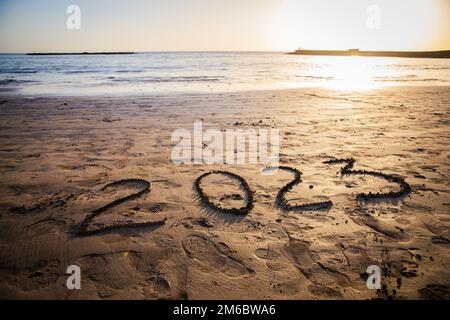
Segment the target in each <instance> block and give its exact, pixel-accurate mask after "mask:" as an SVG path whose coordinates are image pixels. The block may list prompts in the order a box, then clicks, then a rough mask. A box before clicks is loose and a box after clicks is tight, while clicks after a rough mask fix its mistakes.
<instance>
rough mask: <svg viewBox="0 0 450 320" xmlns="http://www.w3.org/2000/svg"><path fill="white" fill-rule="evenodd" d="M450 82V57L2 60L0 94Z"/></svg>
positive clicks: (168, 55) (179, 55)
mask: <svg viewBox="0 0 450 320" xmlns="http://www.w3.org/2000/svg"><path fill="white" fill-rule="evenodd" d="M449 84H450V59H408V58H373V57H326V56H293V55H287V54H283V53H273V52H258V53H255V52H253V53H252V52H152V53H136V54H133V55H70V56H67V55H65V56H27V55H23V54H0V92H10V93H14V94H16V93H22V94H44V95H127V94H133V95H135V94H172V93H207V92H227V91H230V92H232V91H246V90H267V89H280V88H301V87H321V88H332V89H343V90H367V89H375V88H380V87H386V86H427V85H433V86H440V85H449Z"/></svg>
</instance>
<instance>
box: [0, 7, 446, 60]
mask: <svg viewBox="0 0 450 320" xmlns="http://www.w3.org/2000/svg"><path fill="white" fill-rule="evenodd" d="M71 4H75V5H78V6H79V7H80V9H81V29H80V30H68V29H67V27H66V20H67V18H68V16H69V15H68V14H67V13H66V8H67V7H68V6H69V5H71ZM370 5H377V6H378V8H379V9H380V11H379V12H380V15H379V17H380V19H379V20H376V21H379V29H376V28H375V29H373V28H369V27H368V26H367V21H368V19H370V18H373V17H374V16H373V15H371V16H369V14H368V13H367V12H366V10H367V8H368V7H369V6H370ZM372 13H373V11H372ZM371 21H374V20H371ZM372 26H373V24H372ZM299 46H301V47H303V48H314V49H316V48H317V49H327V48H330V49H348V48H361V49H372V50H389V49H392V50H438V49H450V0H0V51H1V52H37V51H41V52H50V51H52V52H64V51H65V52H73V51H165V50H179V51H183V50H274V51H278V50H280V51H286V50H292V49H295V48H297V47H299Z"/></svg>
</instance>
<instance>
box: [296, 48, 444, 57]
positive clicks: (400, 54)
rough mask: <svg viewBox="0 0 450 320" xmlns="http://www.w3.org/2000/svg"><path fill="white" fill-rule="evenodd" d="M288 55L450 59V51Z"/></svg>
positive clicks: (343, 52) (303, 53)
mask: <svg viewBox="0 0 450 320" xmlns="http://www.w3.org/2000/svg"><path fill="white" fill-rule="evenodd" d="M288 54H293V55H312V56H361V57H396V58H435V59H450V50H443V51H360V50H358V49H350V50H295V51H294V52H289V53H288Z"/></svg>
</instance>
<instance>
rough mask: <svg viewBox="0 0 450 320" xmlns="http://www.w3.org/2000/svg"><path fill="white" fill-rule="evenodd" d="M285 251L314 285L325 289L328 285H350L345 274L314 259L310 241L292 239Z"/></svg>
mask: <svg viewBox="0 0 450 320" xmlns="http://www.w3.org/2000/svg"><path fill="white" fill-rule="evenodd" d="M284 252H285V254H286V256H287V258H288V259H289V260H290V261H291V262H292V264H293V265H294V266H295V267H296V268H297V269H298V270H299V271H300V272H301V273H302V274H303V275H304V276H305V277H306V278H307V279H308V280H309V281H310V282H311V283H312V284H313V285H314V288H315V290H316V291H317V290H318V288H319V287H323V290H325V289H326V288H328V287H348V286H350V284H351V281H350V279H349V278H348V276H346V275H345V274H343V273H341V272H339V271H337V270H335V269H333V268H331V267H330V266H326V265H325V264H323V263H321V262H320V261H318V260H317V259H314V258H313V256H312V254H311V252H310V243H309V242H307V241H301V240H297V239H291V240H289V241H288V243H287V244H286V245H285V247H284Z"/></svg>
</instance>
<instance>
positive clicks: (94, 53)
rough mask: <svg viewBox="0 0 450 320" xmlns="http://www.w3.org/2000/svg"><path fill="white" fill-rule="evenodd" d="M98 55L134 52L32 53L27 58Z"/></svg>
mask: <svg viewBox="0 0 450 320" xmlns="http://www.w3.org/2000/svg"><path fill="white" fill-rule="evenodd" d="M96 54H134V52H59V53H57V52H32V53H27V54H26V55H27V56H71V55H72V56H73V55H96Z"/></svg>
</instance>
